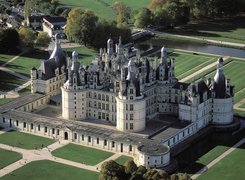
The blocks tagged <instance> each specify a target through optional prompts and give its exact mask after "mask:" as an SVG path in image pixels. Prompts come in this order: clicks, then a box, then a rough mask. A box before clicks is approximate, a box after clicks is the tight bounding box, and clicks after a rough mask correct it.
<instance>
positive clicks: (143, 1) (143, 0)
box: [102, 0, 151, 9]
mask: <svg viewBox="0 0 245 180" xmlns="http://www.w3.org/2000/svg"><path fill="white" fill-rule="evenodd" d="M102 1H103V2H105V3H107V4H109V5H111V4H113V3H114V2H123V3H125V4H126V5H127V6H128V7H130V8H131V9H139V8H143V7H146V8H147V7H149V5H150V3H151V0H134V1H132V0H119V1H118V0H102Z"/></svg>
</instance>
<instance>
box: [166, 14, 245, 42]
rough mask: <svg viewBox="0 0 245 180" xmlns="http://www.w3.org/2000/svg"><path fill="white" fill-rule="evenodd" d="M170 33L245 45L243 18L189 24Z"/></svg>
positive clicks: (244, 22)
mask: <svg viewBox="0 0 245 180" xmlns="http://www.w3.org/2000/svg"><path fill="white" fill-rule="evenodd" d="M171 32H172V33H175V34H181V35H190V36H195V37H199V38H201V39H203V38H204V39H213V40H218V41H227V42H234V43H242V44H245V16H239V17H236V18H233V19H232V18H226V19H218V20H210V21H202V22H191V23H189V24H188V25H185V26H182V27H179V28H176V29H175V30H171Z"/></svg>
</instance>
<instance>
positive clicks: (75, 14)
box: [65, 8, 98, 46]
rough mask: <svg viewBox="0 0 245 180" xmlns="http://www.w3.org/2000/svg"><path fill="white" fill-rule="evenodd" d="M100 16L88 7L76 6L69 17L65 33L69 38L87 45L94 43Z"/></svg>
mask: <svg viewBox="0 0 245 180" xmlns="http://www.w3.org/2000/svg"><path fill="white" fill-rule="evenodd" d="M97 20H98V17H97V16H95V15H94V13H93V11H91V10H88V9H85V10H83V9H81V8H74V9H72V10H71V11H70V12H69V14H68V18H67V26H66V29H65V33H66V35H67V37H68V39H70V40H72V41H75V42H77V43H82V44H84V45H85V46H86V45H91V44H93V40H94V34H95V32H96V24H97Z"/></svg>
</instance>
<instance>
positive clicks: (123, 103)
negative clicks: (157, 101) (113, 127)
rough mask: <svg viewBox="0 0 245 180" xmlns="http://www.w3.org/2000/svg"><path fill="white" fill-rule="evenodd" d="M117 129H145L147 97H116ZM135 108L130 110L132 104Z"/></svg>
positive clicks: (132, 130)
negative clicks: (128, 98)
mask: <svg viewBox="0 0 245 180" xmlns="http://www.w3.org/2000/svg"><path fill="white" fill-rule="evenodd" d="M116 101H117V129H118V130H120V131H129V132H137V131H142V130H144V129H145V123H146V111H145V109H146V102H145V99H144V98H143V99H139V100H126V99H120V98H118V97H116ZM131 105H132V106H133V109H132V110H130V106H131Z"/></svg>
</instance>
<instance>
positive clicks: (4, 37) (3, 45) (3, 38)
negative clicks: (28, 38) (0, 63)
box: [0, 28, 20, 52]
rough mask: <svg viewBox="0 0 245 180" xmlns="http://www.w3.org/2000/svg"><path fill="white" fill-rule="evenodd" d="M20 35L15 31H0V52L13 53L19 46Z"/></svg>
mask: <svg viewBox="0 0 245 180" xmlns="http://www.w3.org/2000/svg"><path fill="white" fill-rule="evenodd" d="M19 41H20V38H19V34H18V32H17V31H16V30H15V29H11V28H9V29H0V51H9V52H10V51H12V50H14V49H16V46H18V45H19Z"/></svg>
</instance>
